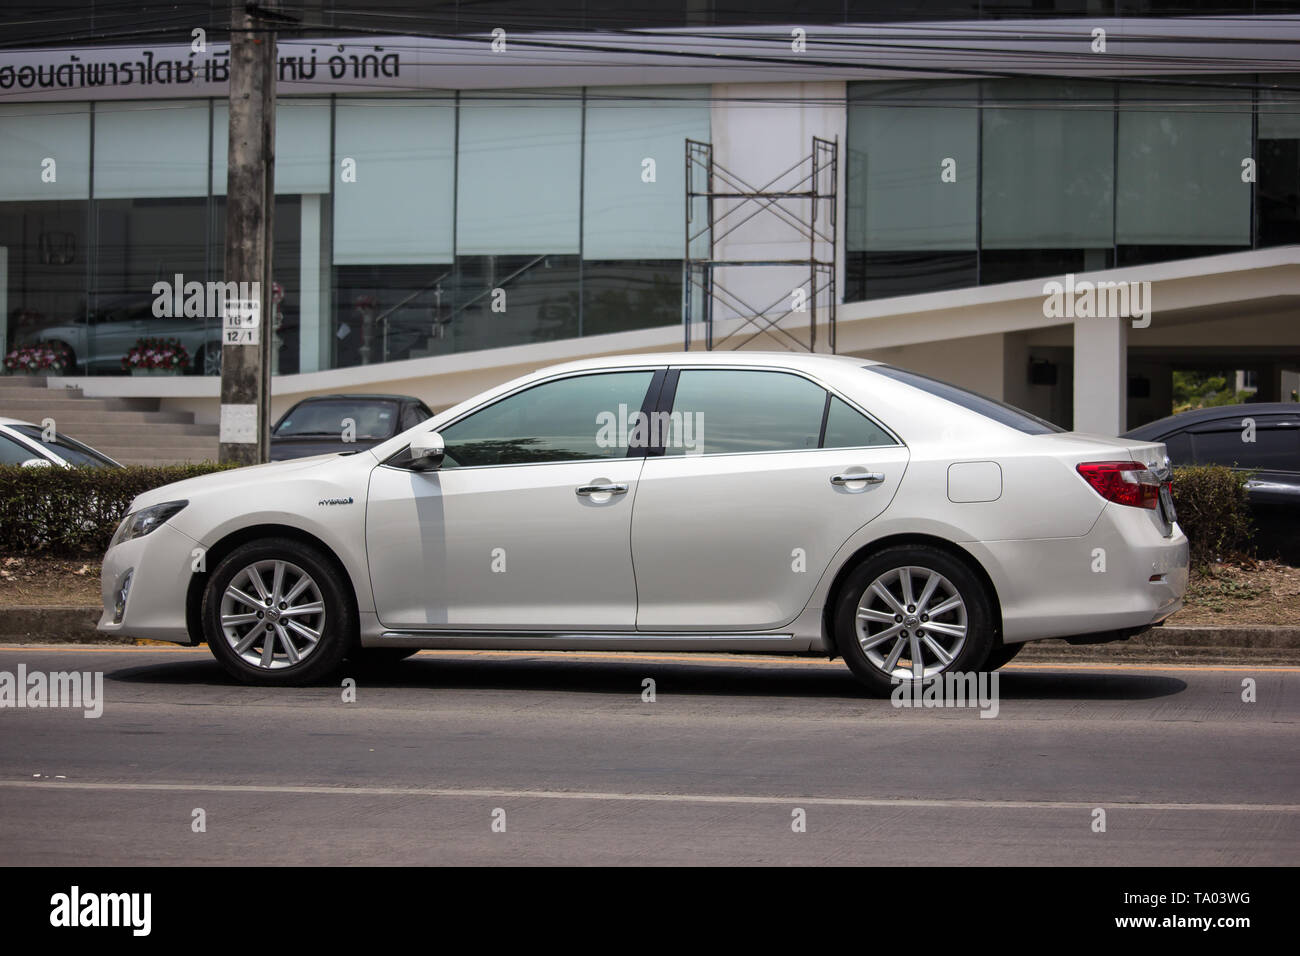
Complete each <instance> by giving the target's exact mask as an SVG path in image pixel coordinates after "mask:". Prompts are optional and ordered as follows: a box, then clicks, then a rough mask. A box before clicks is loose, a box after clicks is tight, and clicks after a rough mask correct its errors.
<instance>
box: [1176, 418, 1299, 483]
mask: <svg viewBox="0 0 1300 956" xmlns="http://www.w3.org/2000/svg"><path fill="white" fill-rule="evenodd" d="M1297 420H1298V419H1296V418H1287V419H1280V418H1272V419H1270V418H1267V417H1264V416H1261V417H1260V418H1257V419H1256V420H1255V440H1254V441H1253V442H1251V441H1246V437H1247V434H1248V432H1247V429H1246V427H1245V426H1244V425H1243V424H1242V421H1241V419H1237V418H1233V419H1229V420H1225V421H1216V422H1214V423H1213V424H1212V425H1210V426H1208V427H1206V426H1201V430H1196V431H1193V432H1191V438H1192V447H1193V448H1194V450H1195V457H1196V463H1197V464H1200V465H1236V466H1237V467H1239V468H1265V469H1269V470H1271V471H1300V428H1295V427H1286V426H1283V425H1282V424H1281V423H1282V422H1283V421H1287V422H1296V421H1297ZM1172 457H1173V456H1172V455H1170V458H1172Z"/></svg>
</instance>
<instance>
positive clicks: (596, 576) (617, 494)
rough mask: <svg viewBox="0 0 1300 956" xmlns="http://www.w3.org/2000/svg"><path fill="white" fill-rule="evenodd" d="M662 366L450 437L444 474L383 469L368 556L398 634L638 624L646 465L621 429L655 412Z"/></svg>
mask: <svg viewBox="0 0 1300 956" xmlns="http://www.w3.org/2000/svg"><path fill="white" fill-rule="evenodd" d="M663 377H664V373H663V372H662V371H661V370H655V369H638V370H629V371H618V372H594V373H588V374H574V375H569V376H562V377H559V378H556V379H552V380H549V381H545V382H541V383H539V384H536V385H532V386H529V387H527V388H524V389H522V390H520V391H517V392H514V393H512V394H510V395H507V396H505V397H503V398H500V399H498V400H496V401H493V402H490V403H488V404H487V405H484V406H482V407H480V408H478V409H475V410H474V411H473V412H470V413H469V414H468V415H465V416H463V417H462V418H460V419H459V420H457V421H455V422H452V423H451V424H449V425H446V426H445V427H443V428H442V429H441V431H442V438H443V441H444V443H445V445H446V456H445V458H444V461H443V465H442V468H441V470H439V471H436V472H416V471H411V470H410V469H407V468H401V467H395V465H396V464H398V463H400V462H401V460H402V456H400V455H399V456H397V457H396V458H394V459H393V460H392V462H391V463H390V464H387V465H381V466H380V467H378V468H376V469H375V471H374V472H373V473H372V476H371V480H370V495H369V499H368V502H367V506H366V553H367V555H368V556H369V559H370V577H371V584H372V586H373V588H374V593H375V603H376V606H377V609H378V611H379V619H380V621H381V622H382V623H383V624H384V626H385V627H391V628H430V627H446V628H485V629H486V628H493V629H504V630H561V629H570V628H572V629H583V630H601V629H611V628H623V629H626V630H631V629H633V628H634V627H635V626H636V581H635V579H634V578H633V574H632V553H631V545H630V538H631V533H632V504H633V501H634V500H635V498H636V490H637V479H638V478H639V477H640V474H641V466H642V463H643V462H644V460H645V459H644V457H643V456H644V451H643V449H633V450H632V453H631V457H629V447H628V445H629V443H630V441H631V438H630V435H629V434H628V433H627V430H626V429H620V428H617V427H614V426H613V425H612V421H613V420H614V419H625V418H626V417H627V416H628V410H629V409H632V410H640V409H643V408H645V407H647V406H650V405H652V403H653V402H654V401H655V400H656V398H657V396H658V393H659V385H660V383H661V382H662V380H663Z"/></svg>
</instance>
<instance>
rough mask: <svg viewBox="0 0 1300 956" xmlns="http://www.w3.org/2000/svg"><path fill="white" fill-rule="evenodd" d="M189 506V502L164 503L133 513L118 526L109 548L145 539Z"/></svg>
mask: <svg viewBox="0 0 1300 956" xmlns="http://www.w3.org/2000/svg"><path fill="white" fill-rule="evenodd" d="M187 504H189V502H188V501H164V502H163V503H162V504H160V505H154V506H153V507H151V508H141V509H140V510H139V511H133V512H131V514H129V515H127V516H126V517H125V518H123V519H122V523H121V524H120V525H118V526H117V531H115V532H114V533H113V540H112V541H110V542H109V543H108V546H109V547H110V548H111V547H113V546H114V545H116V544H121V543H122V542H123V541H130V540H131V539H132V538H143V537H144V536H145V535H147V534H148V533H149V532H150V531H153V530H154V529H155V528H157V527H158V526H159V525H161V524H162V523H163V522H165V521H166V520H167V519H168V518H170V517H171V516H172V515H174V514H176V512H178V511H180V510H181V509H182V508H184V507H185V506H186V505H187Z"/></svg>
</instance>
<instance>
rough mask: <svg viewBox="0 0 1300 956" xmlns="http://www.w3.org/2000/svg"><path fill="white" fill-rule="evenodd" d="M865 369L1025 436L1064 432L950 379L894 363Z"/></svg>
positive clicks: (1055, 426) (1044, 420)
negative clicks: (928, 374) (902, 367)
mask: <svg viewBox="0 0 1300 956" xmlns="http://www.w3.org/2000/svg"><path fill="white" fill-rule="evenodd" d="M863 368H865V369H866V370H867V371H869V372H876V373H877V374H879V375H883V376H885V377H886V378H892V379H893V380H894V381H896V382H902V383H903V384H904V385H911V386H912V387H913V388H919V389H920V390H921V391H923V392H927V393H929V394H930V395H934V396H935V397H937V398H942V399H944V400H945V401H949V402H952V403H953V404H954V405H960V406H961V407H962V408H964V409H966V410H967V411H972V412H975V413H976V414H979V415H983V416H984V417H985V418H991V419H993V421H995V422H997V423H998V424H999V425H1007V426H1009V427H1011V428H1014V429H1016V430H1018V431H1022V432H1024V433H1025V434H1026V435H1050V434H1051V433H1053V432H1063V431H1065V429H1064V428H1061V427H1060V426H1059V425H1053V424H1052V423H1051V422H1049V421H1047V420H1046V419H1044V418H1039V417H1038V416H1037V415H1031V414H1029V412H1026V411H1023V410H1022V409H1019V408H1016V407H1015V406H1014V405H1007V404H1004V403H1003V402H998V401H994V400H993V399H991V398H986V397H985V396H983V395H980V394H978V393H977V392H968V391H967V390H966V389H964V388H958V387H957V386H956V385H949V384H948V383H947V382H941V381H939V380H938V379H936V378H930V377H929V376H927V375H918V374H917V373H916V372H909V371H907V370H906V369H901V368H894V366H892V365H864V366H863Z"/></svg>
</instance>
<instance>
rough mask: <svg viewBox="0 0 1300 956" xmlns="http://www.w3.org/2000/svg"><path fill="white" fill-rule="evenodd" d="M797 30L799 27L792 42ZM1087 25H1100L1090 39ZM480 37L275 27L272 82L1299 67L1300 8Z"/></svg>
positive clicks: (534, 85) (209, 84) (80, 76)
mask: <svg viewBox="0 0 1300 956" xmlns="http://www.w3.org/2000/svg"><path fill="white" fill-rule="evenodd" d="M797 30H802V31H803V35H802V41H803V45H802V46H801V47H800V48H799V49H795V40H796V39H799V37H798V36H797V35H796V33H795V31H797ZM1096 31H1102V32H1101V34H1100V36H1102V37H1104V46H1102V47H1100V48H1098V47H1097V42H1098V36H1099V34H1098V33H1097V32H1096ZM493 41H494V38H493V37H492V36H491V35H483V36H457V37H438V38H434V37H411V36H340V37H312V38H285V37H281V38H280V39H279V41H278V53H279V57H280V64H281V65H280V76H279V80H278V86H277V89H278V92H279V94H280V95H282V96H302V95H312V94H323V93H369V94H372V95H373V94H376V93H411V92H434V91H443V92H445V91H449V90H495V89H514V90H539V89H544V88H548V87H549V88H554V87H577V86H653V85H666V84H701V83H703V84H711V83H754V84H766V83H790V82H808V81H847V80H897V79H925V78H948V79H961V78H983V77H1004V76H1042V75H1055V76H1062V77H1090V78H1094V79H1095V78H1106V77H1119V76H1142V77H1150V78H1160V77H1173V76H1187V75H1189V74H1205V75H1215V74H1225V73H1280V72H1290V71H1294V70H1297V69H1300V56H1298V55H1297V52H1296V51H1297V41H1300V16H1268V17H1263V16H1261V17H1253V16H1247V15H1243V16H1239V17H1160V18H1151V17H1145V18H1143V17H1137V18H1129V17H1124V18H1119V17H1114V18H1107V17H1090V16H1089V17H1073V18H1056V19H1028V20H968V21H944V22H920V23H861V24H850V25H842V26H810V25H807V24H805V25H802V26H801V25H800V24H798V23H791V24H786V25H775V24H773V25H763V26H745V27H716V28H710V29H709V30H708V31H707V33H706V34H704V35H701V34H700V32H699V31H698V30H692V29H665V30H625V31H620V32H618V33H600V32H574V33H517V34H510V35H508V36H506V37H505V38H504V43H505V47H504V49H502V48H500V46H499V45H497V46H494V42H493ZM229 50H230V46H229V43H223V42H216V41H214V42H211V43H208V44H206V47H205V49H204V50H202V51H195V50H194V49H192V48H191V45H190V43H189V42H188V41H187V42H185V43H181V44H156V45H148V46H138V45H137V46H130V47H126V46H122V47H106V46H68V47H42V48H40V49H30V50H7V51H0V93H3V95H4V100H5V102H7V103H15V102H23V101H33V100H86V99H95V100H103V99H160V98H166V97H203V96H225V95H226V94H227V92H228V84H227V83H226V82H225V80H224V78H223V69H224V67H223V64H225V63H228V60H229ZM124 65H129V66H130V67H131V69H130V70H129V71H126V70H125V69H124ZM100 67H105V68H108V67H111V69H108V70H107V72H105V70H103V69H100ZM307 71H310V76H309V77H308V76H305V74H306V73H307ZM88 77H89V79H88ZM47 80H48V82H47Z"/></svg>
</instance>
